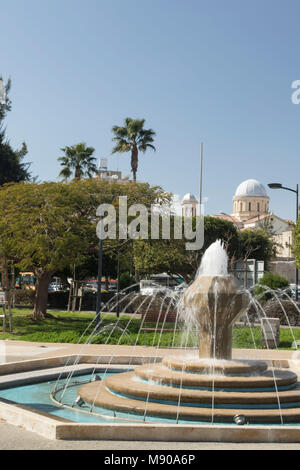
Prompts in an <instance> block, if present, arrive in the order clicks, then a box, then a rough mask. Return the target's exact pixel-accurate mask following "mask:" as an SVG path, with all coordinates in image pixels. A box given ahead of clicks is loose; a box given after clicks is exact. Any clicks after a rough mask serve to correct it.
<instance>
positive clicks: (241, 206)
mask: <svg viewBox="0 0 300 470" xmlns="http://www.w3.org/2000/svg"><path fill="white" fill-rule="evenodd" d="M242 210H243V203H242V202H240V212H242Z"/></svg>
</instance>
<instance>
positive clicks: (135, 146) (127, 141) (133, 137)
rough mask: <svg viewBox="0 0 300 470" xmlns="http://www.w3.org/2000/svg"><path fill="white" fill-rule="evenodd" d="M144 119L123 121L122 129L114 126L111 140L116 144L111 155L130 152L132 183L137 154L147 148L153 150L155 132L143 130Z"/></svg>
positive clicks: (136, 167) (135, 170)
mask: <svg viewBox="0 0 300 470" xmlns="http://www.w3.org/2000/svg"><path fill="white" fill-rule="evenodd" d="M144 123H145V119H131V118H126V119H124V124H125V125H124V127H120V126H114V127H113V128H112V132H113V133H114V137H113V139H112V140H114V141H115V142H116V145H115V147H114V148H113V150H112V153H124V152H130V151H131V171H132V173H133V181H136V172H137V169H138V153H139V151H141V152H143V153H144V152H146V150H147V149H148V148H151V149H152V150H155V147H154V145H152V142H153V141H154V139H153V137H154V136H155V132H154V131H153V130H152V129H144Z"/></svg>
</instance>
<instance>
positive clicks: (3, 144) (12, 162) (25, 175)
mask: <svg viewBox="0 0 300 470" xmlns="http://www.w3.org/2000/svg"><path fill="white" fill-rule="evenodd" d="M0 84H1V97H0V98H1V99H0V185H3V184H4V183H9V182H19V181H26V180H29V179H30V173H29V166H30V163H24V162H23V161H22V160H23V158H24V156H25V155H26V154H27V146H26V144H25V143H24V142H23V144H22V147H21V149H20V150H14V149H13V148H12V147H11V145H10V143H9V140H8V139H7V138H6V135H5V131H6V130H5V128H4V126H3V122H4V119H5V117H6V115H7V113H8V112H9V111H10V110H11V101H10V99H9V97H8V94H9V91H10V87H11V81H10V80H8V81H7V83H6V84H4V82H3V80H2V77H0Z"/></svg>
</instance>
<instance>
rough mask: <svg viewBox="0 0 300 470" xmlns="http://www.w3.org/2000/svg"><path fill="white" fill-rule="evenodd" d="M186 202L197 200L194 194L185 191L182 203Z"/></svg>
mask: <svg viewBox="0 0 300 470" xmlns="http://www.w3.org/2000/svg"><path fill="white" fill-rule="evenodd" d="M188 202H197V203H198V201H197V199H196V196H194V194H192V193H187V194H185V195H184V196H183V199H182V203H188Z"/></svg>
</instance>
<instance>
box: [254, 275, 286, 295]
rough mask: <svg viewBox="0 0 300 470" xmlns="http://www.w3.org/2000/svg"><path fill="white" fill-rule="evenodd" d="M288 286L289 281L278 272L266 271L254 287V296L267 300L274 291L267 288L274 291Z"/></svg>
mask: <svg viewBox="0 0 300 470" xmlns="http://www.w3.org/2000/svg"><path fill="white" fill-rule="evenodd" d="M288 287H289V281H288V280H287V279H285V278H284V277H281V276H279V274H274V273H268V272H266V273H265V274H264V276H263V277H262V278H261V279H260V280H259V281H258V283H257V284H256V286H255V288H254V295H255V297H260V299H261V300H269V299H272V298H273V297H274V296H275V292H274V293H273V292H269V291H268V288H269V289H272V290H274V291H278V290H281V289H282V290H286V289H287V288H288Z"/></svg>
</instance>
